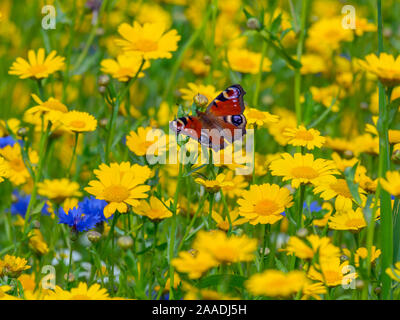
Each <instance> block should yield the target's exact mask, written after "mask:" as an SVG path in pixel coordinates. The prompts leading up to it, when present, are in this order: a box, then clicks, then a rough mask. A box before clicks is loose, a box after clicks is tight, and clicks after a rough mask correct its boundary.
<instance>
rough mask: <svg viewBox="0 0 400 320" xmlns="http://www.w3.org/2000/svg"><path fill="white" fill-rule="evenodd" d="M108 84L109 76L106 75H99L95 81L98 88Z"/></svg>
mask: <svg viewBox="0 0 400 320" xmlns="http://www.w3.org/2000/svg"><path fill="white" fill-rule="evenodd" d="M109 82H110V76H108V75H106V74H102V75H100V76H99V78H98V79H97V83H98V85H99V86H107V85H108V84H109Z"/></svg>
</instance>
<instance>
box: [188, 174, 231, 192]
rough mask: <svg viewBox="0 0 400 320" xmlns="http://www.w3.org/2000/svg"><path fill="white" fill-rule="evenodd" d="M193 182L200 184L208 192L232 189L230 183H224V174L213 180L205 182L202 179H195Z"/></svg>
mask: <svg viewBox="0 0 400 320" xmlns="http://www.w3.org/2000/svg"><path fill="white" fill-rule="evenodd" d="M194 182H196V183H198V184H201V185H202V186H204V187H205V188H206V190H207V191H208V192H218V191H219V190H221V189H222V190H224V189H225V188H233V187H234V184H233V182H232V181H225V174H223V173H220V174H219V175H218V176H217V177H216V178H215V180H205V179H203V178H196V179H194Z"/></svg>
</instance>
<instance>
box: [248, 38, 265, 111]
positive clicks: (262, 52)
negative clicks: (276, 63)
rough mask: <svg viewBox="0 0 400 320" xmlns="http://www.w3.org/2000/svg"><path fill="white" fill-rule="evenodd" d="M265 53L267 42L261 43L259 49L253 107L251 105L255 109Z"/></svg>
mask: <svg viewBox="0 0 400 320" xmlns="http://www.w3.org/2000/svg"><path fill="white" fill-rule="evenodd" d="M266 52H267V41H263V42H262V47H261V59H260V66H259V69H258V73H257V75H256V90H255V91H254V95H253V105H252V107H253V108H255V107H256V105H257V104H258V97H259V95H260V85H261V78H262V72H263V64H264V57H265V53H266Z"/></svg>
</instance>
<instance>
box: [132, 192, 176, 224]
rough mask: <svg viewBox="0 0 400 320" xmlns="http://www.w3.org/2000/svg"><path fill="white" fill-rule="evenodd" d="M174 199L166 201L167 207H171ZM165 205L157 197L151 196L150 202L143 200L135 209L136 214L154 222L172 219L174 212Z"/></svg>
mask: <svg viewBox="0 0 400 320" xmlns="http://www.w3.org/2000/svg"><path fill="white" fill-rule="evenodd" d="M171 203H172V199H168V200H166V201H165V205H166V206H168V207H170V205H171ZM165 205H164V204H163V203H162V202H161V200H160V199H158V198H157V197H155V196H151V197H150V199H149V202H147V201H146V200H141V201H140V203H139V205H138V206H136V207H135V209H134V212H135V213H137V214H139V215H141V216H145V217H148V218H149V219H151V220H154V221H161V220H162V219H165V218H169V217H172V212H171V211H170V210H168V208H166V207H165Z"/></svg>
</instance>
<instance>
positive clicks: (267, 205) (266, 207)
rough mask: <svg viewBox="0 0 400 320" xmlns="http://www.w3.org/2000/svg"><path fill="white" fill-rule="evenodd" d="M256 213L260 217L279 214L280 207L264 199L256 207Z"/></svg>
mask: <svg viewBox="0 0 400 320" xmlns="http://www.w3.org/2000/svg"><path fill="white" fill-rule="evenodd" d="M254 211H255V212H256V213H257V214H259V215H260V216H269V215H272V214H277V213H280V212H279V206H278V205H277V204H276V202H274V201H271V200H268V199H264V200H261V201H259V202H258V203H257V204H256V205H255V207H254Z"/></svg>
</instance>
